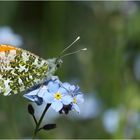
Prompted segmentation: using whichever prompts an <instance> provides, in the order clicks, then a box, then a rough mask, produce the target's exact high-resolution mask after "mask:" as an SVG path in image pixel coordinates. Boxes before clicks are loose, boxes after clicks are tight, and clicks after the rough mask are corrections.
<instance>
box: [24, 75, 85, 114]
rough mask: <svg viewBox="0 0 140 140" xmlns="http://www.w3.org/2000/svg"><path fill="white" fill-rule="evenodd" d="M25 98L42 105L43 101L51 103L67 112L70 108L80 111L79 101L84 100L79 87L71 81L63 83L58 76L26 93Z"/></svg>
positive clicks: (57, 109)
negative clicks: (70, 82)
mask: <svg viewBox="0 0 140 140" xmlns="http://www.w3.org/2000/svg"><path fill="white" fill-rule="evenodd" d="M24 97H25V98H28V99H29V100H31V101H33V102H36V103H37V104H38V105H41V104H42V103H43V102H44V103H46V104H51V106H50V107H51V108H53V109H54V110H55V111H56V112H60V113H65V114H67V113H68V112H69V111H70V110H76V111H77V112H80V109H79V106H78V105H79V103H82V102H83V101H84V99H83V95H82V94H81V92H79V87H78V86H74V85H71V84H69V83H66V82H65V83H62V82H61V81H60V80H59V79H58V77H57V76H52V78H51V79H50V80H49V81H46V82H45V83H44V84H43V85H42V86H40V87H39V88H37V89H35V90H33V91H31V92H29V93H27V94H25V95H24Z"/></svg>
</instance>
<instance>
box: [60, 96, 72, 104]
mask: <svg viewBox="0 0 140 140" xmlns="http://www.w3.org/2000/svg"><path fill="white" fill-rule="evenodd" d="M72 101H73V98H72V97H71V96H64V97H63V98H62V103H63V104H64V105H69V104H70V103H71V102H72Z"/></svg>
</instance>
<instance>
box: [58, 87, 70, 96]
mask: <svg viewBox="0 0 140 140" xmlns="http://www.w3.org/2000/svg"><path fill="white" fill-rule="evenodd" d="M58 92H60V93H61V94H62V95H66V94H68V91H67V90H66V89H65V88H63V87H60V88H59V89H58Z"/></svg>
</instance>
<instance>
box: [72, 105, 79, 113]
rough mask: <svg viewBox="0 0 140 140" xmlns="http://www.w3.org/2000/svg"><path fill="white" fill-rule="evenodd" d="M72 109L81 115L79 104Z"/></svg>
mask: <svg viewBox="0 0 140 140" xmlns="http://www.w3.org/2000/svg"><path fill="white" fill-rule="evenodd" d="M72 108H73V109H74V110H75V111H77V112H78V113H80V108H79V106H78V105H77V104H73V106H72Z"/></svg>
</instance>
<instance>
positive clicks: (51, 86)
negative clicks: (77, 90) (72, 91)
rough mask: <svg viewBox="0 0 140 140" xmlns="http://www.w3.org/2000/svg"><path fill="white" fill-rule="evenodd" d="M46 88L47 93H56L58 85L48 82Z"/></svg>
mask: <svg viewBox="0 0 140 140" xmlns="http://www.w3.org/2000/svg"><path fill="white" fill-rule="evenodd" d="M47 86H48V91H49V92H51V93H56V92H57V91H58V89H59V83H57V82H53V81H50V82H49V83H48V85H47Z"/></svg>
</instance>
